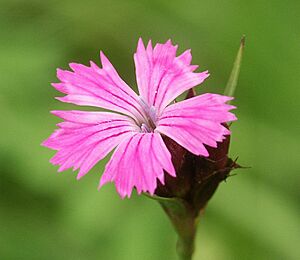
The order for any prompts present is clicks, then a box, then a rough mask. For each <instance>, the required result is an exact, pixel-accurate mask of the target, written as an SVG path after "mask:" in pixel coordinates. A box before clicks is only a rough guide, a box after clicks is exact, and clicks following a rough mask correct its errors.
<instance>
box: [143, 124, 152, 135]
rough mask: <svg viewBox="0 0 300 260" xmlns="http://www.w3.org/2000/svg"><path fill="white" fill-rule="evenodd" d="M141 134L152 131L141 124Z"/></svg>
mask: <svg viewBox="0 0 300 260" xmlns="http://www.w3.org/2000/svg"><path fill="white" fill-rule="evenodd" d="M141 132H142V133H151V132H152V131H151V129H150V128H149V127H148V126H147V125H146V124H142V125H141Z"/></svg>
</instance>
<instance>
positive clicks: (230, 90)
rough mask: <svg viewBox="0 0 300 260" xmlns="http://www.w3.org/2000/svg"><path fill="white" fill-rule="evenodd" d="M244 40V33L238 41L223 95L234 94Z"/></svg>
mask: <svg viewBox="0 0 300 260" xmlns="http://www.w3.org/2000/svg"><path fill="white" fill-rule="evenodd" d="M245 41H246V37H245V35H243V37H242V38H241V42H240V48H239V50H238V53H237V55H236V58H235V61H234V63H233V67H232V70H231V74H230V76H229V79H228V82H227V85H226V87H225V91H224V95H225V96H230V97H232V96H233V95H234V92H235V89H236V85H237V82H238V78H239V73H240V68H241V63H242V56H243V50H244V47H245ZM228 103H229V102H228Z"/></svg>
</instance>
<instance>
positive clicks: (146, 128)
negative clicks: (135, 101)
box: [139, 97, 157, 133]
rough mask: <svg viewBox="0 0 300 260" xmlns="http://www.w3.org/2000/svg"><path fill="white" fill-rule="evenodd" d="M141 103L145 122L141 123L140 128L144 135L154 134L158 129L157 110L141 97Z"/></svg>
mask: <svg viewBox="0 0 300 260" xmlns="http://www.w3.org/2000/svg"><path fill="white" fill-rule="evenodd" d="M140 103H141V106H142V108H143V110H144V112H145V113H144V114H145V116H144V118H143V122H141V123H140V126H139V127H140V128H141V132H142V133H153V132H154V130H155V128H156V119H157V116H156V108H155V107H154V106H151V107H150V106H149V105H148V104H147V103H146V102H145V101H144V100H143V99H142V98H141V97H140Z"/></svg>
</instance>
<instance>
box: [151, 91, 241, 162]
mask: <svg viewBox="0 0 300 260" xmlns="http://www.w3.org/2000/svg"><path fill="white" fill-rule="evenodd" d="M231 99H232V98H230V97H226V96H221V95H217V94H204V95H200V96H196V97H193V98H190V99H187V100H184V101H181V102H178V103H176V104H173V105H170V106H168V107H167V108H166V109H165V110H164V112H163V114H162V116H161V117H160V118H159V121H158V127H157V128H156V131H158V132H160V133H162V134H165V135H167V136H169V137H170V138H172V139H173V140H174V141H176V142H177V143H178V144H180V145H181V146H183V147H184V148H186V149H187V150H189V151H190V152H191V153H194V154H196V155H202V156H208V155H209V154H208V152H207V150H206V148H205V146H204V144H205V145H209V146H212V147H217V142H221V141H223V140H224V138H225V137H224V136H225V135H229V134H230V131H229V130H228V129H227V128H226V127H224V126H223V125H222V123H225V122H228V121H234V120H236V117H235V115H234V114H232V113H230V112H229V110H231V109H233V108H235V107H234V106H231V105H228V104H226V101H228V100H231Z"/></svg>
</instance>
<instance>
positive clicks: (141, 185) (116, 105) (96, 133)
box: [43, 39, 236, 198]
mask: <svg viewBox="0 0 300 260" xmlns="http://www.w3.org/2000/svg"><path fill="white" fill-rule="evenodd" d="M176 50H177V45H175V46H174V45H172V43H171V41H170V40H169V41H167V42H166V43H164V44H156V45H155V47H154V48H153V47H152V44H151V41H149V43H148V45H147V47H146V48H145V46H144V44H143V41H142V40H141V39H140V40H139V42H138V46H137V51H136V53H135V54H134V62H135V68H136V78H137V85H138V90H139V93H140V95H139V96H138V95H137V94H136V93H135V92H134V91H133V90H132V89H131V88H130V87H129V86H128V85H127V84H126V83H125V82H124V81H123V80H122V79H121V78H120V76H119V75H118V73H117V71H116V70H115V69H114V67H113V66H112V64H111V63H110V62H109V60H108V59H107V58H106V57H105V56H104V54H103V53H102V52H100V58H101V62H102V68H99V67H98V66H97V65H96V64H95V63H93V62H90V66H89V67H88V66H84V65H81V64H77V63H70V68H71V69H72V70H73V71H72V72H71V71H65V70H61V69H58V70H57V77H58V78H59V80H60V81H61V82H60V83H53V84H52V85H53V86H54V88H56V89H57V90H58V91H60V92H62V93H64V94H66V96H64V97H59V98H57V99H58V100H60V101H62V102H67V103H73V104H76V105H82V106H93V107H100V108H104V109H108V110H112V111H114V112H115V113H112V112H102V111H101V112H100V111H97V112H89V111H77V110H71V111H52V113H53V114H54V115H56V116H58V117H60V118H62V119H64V122H61V123H59V124H58V125H57V126H58V127H59V129H57V130H56V131H55V132H54V133H53V134H52V135H51V136H50V137H49V138H48V139H47V140H45V141H44V142H43V145H44V146H46V147H49V148H51V149H54V150H57V151H58V152H57V153H56V154H55V156H54V157H53V158H52V159H51V160H50V162H51V163H52V164H54V165H59V166H60V168H59V170H58V171H59V172H60V171H64V170H66V169H68V168H71V167H73V169H74V170H77V169H79V173H78V175H77V179H80V178H81V177H82V176H84V175H85V174H87V172H88V171H89V170H90V169H91V168H92V167H93V166H94V165H95V164H96V163H97V162H98V161H99V160H101V159H103V158H104V157H105V156H106V155H107V154H108V153H109V152H111V151H112V150H113V149H114V148H115V147H116V149H115V151H114V153H113V155H112V157H111V159H110V161H109V162H108V164H107V165H106V168H105V171H104V174H103V175H102V177H101V180H100V187H101V186H102V185H104V184H105V183H107V182H115V185H116V189H117V191H118V193H119V194H120V195H121V197H122V198H124V197H125V196H128V197H130V196H131V192H132V189H133V188H134V187H135V188H136V190H137V192H138V193H139V194H140V193H141V192H149V193H150V194H154V191H155V189H156V187H157V179H158V180H159V181H160V182H161V183H162V184H164V172H167V173H168V174H170V175H171V176H176V173H175V170H174V166H173V163H172V160H171V155H170V152H169V151H168V149H167V147H166V145H165V143H164V141H163V139H162V135H166V136H168V137H170V138H172V139H173V140H174V141H176V142H177V143H178V144H180V145H181V146H183V147H184V148H185V149H187V150H188V151H190V152H191V153H193V154H195V155H201V156H208V152H207V150H206V148H205V146H204V145H208V146H212V147H216V146H217V142H221V141H222V140H224V138H225V137H224V136H225V135H229V134H230V132H229V130H228V129H226V128H225V127H224V126H223V125H222V123H224V122H228V121H233V120H236V117H235V116H234V115H233V114H232V113H230V112H229V110H231V109H233V108H234V107H233V106H231V105H228V104H226V102H227V101H229V100H231V99H232V98H231V97H226V96H221V95H217V94H204V95H200V96H196V97H193V98H190V99H188V100H184V101H181V102H178V103H172V104H170V103H171V102H172V101H173V100H174V99H175V98H176V97H178V96H179V95H180V94H182V93H183V92H185V91H187V90H189V89H191V88H192V87H195V86H197V85H199V84H201V83H202V82H203V81H204V80H205V79H206V78H207V77H208V76H209V74H208V72H207V71H204V72H201V73H195V72H194V71H195V70H196V69H197V67H198V66H195V65H191V64H190V63H191V60H192V55H191V52H190V50H187V51H185V52H183V53H182V54H181V55H179V56H177V57H176Z"/></svg>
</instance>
